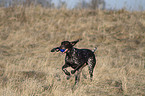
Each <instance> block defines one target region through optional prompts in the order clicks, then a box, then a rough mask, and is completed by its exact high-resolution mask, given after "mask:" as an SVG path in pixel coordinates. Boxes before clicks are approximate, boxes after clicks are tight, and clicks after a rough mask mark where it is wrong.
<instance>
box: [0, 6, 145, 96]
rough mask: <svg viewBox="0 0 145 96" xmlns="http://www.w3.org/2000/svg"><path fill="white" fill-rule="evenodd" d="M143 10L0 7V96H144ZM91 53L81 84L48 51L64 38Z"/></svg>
mask: <svg viewBox="0 0 145 96" xmlns="http://www.w3.org/2000/svg"><path fill="white" fill-rule="evenodd" d="M144 37H145V12H128V11H125V10H120V11H116V12H115V11H99V10H98V11H97V10H96V11H94V10H93V11H92V10H66V9H62V10H56V9H44V8H42V7H40V6H37V7H33V6H30V7H26V8H24V7H21V6H19V7H11V8H0V61H1V62H0V86H1V87H0V95H1V96H108V95H111V96H112V95H114V96H124V95H126V96H144V95H145V91H144V90H145V64H144V63H145V62H144V61H145V47H144V46H145V39H144ZM78 38H82V39H83V40H82V41H81V42H79V43H78V44H77V45H76V46H75V47H78V48H89V49H93V48H94V47H95V46H96V45H97V46H98V50H97V51H96V53H95V54H96V57H97V64H96V67H95V70H94V78H93V81H92V82H90V81H89V74H88V69H87V67H86V68H84V69H83V75H82V76H81V81H80V83H79V85H78V86H77V87H76V88H75V89H74V90H72V87H73V84H74V77H72V78H71V79H70V80H68V81H67V80H66V79H65V78H66V77H65V75H64V73H63V72H62V70H61V67H62V65H63V64H64V57H65V56H64V54H61V53H50V50H51V49H52V48H53V47H56V46H59V44H60V42H61V41H63V40H70V41H71V40H76V39H78Z"/></svg>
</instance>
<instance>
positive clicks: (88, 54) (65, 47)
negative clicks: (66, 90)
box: [51, 39, 97, 84]
mask: <svg viewBox="0 0 145 96" xmlns="http://www.w3.org/2000/svg"><path fill="white" fill-rule="evenodd" d="M80 40H81V39H78V40H76V41H72V42H69V41H63V42H61V45H60V46H59V47H56V48H53V49H52V50H51V52H55V51H56V52H58V51H60V52H62V53H65V54H66V57H65V64H64V65H63V66H62V70H63V72H64V73H65V74H66V75H67V80H68V79H69V78H70V77H71V74H74V73H76V74H75V84H77V83H78V82H79V80H80V72H81V70H82V68H83V67H85V66H86V65H88V69H89V74H90V80H91V81H92V77H93V69H94V67H95V65H96V58H95V54H94V52H95V51H96V49H97V47H96V48H95V49H94V50H93V51H92V50H90V49H78V48H74V45H75V44H76V43H78V42H79V41H80ZM67 67H71V68H73V70H71V74H70V72H68V70H67V69H66V68H67Z"/></svg>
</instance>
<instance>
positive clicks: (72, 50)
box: [66, 47, 75, 57]
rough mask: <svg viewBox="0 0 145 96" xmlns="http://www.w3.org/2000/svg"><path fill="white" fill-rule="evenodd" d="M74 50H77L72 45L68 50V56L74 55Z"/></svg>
mask: <svg viewBox="0 0 145 96" xmlns="http://www.w3.org/2000/svg"><path fill="white" fill-rule="evenodd" d="M74 51H75V48H74V47H72V48H71V49H69V50H68V51H67V52H66V56H70V57H71V56H72V54H73V53H74Z"/></svg>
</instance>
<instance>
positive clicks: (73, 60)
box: [65, 55, 79, 64]
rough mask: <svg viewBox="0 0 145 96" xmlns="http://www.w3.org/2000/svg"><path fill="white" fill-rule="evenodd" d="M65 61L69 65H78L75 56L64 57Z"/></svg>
mask: <svg viewBox="0 0 145 96" xmlns="http://www.w3.org/2000/svg"><path fill="white" fill-rule="evenodd" d="M65 60H66V61H67V62H68V63H70V64H78V63H79V60H78V58H77V56H73V55H72V56H66V58H65Z"/></svg>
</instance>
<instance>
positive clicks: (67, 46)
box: [51, 39, 81, 53]
mask: <svg viewBox="0 0 145 96" xmlns="http://www.w3.org/2000/svg"><path fill="white" fill-rule="evenodd" d="M80 40H81V39H78V40H76V41H72V42H69V41H63V42H61V45H60V47H56V48H53V49H52V50H51V52H55V51H57V52H58V51H61V52H62V53H66V52H68V51H69V50H71V49H72V48H73V46H74V45H75V44H76V43H77V42H79V41H80Z"/></svg>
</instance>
